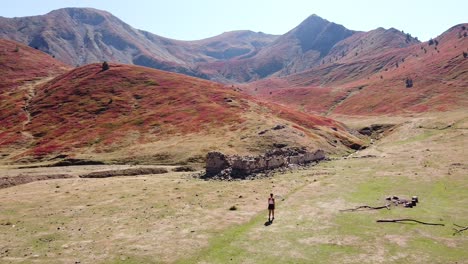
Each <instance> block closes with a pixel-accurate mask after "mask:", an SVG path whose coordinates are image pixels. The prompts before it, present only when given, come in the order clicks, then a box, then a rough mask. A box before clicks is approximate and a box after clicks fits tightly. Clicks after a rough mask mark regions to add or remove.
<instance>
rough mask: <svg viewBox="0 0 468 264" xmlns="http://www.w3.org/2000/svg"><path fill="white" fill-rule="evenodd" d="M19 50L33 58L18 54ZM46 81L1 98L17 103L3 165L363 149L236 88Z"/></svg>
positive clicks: (143, 80) (159, 80) (128, 79)
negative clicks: (278, 150) (276, 150)
mask: <svg viewBox="0 0 468 264" xmlns="http://www.w3.org/2000/svg"><path fill="white" fill-rule="evenodd" d="M8 43H10V42H8ZM21 50H24V51H23V52H30V53H32V54H36V53H39V51H37V50H34V49H32V48H28V47H26V46H21V47H20V51H21ZM11 53H14V52H10V55H11V56H17V54H11ZM42 56H44V57H47V58H48V59H49V60H53V58H51V57H50V56H48V55H46V54H42ZM23 59H25V60H27V59H28V58H22V57H19V58H17V60H16V61H13V62H12V63H13V64H16V65H27V67H31V66H32V67H34V65H33V64H24V63H23V62H21V61H22V60H23ZM37 63H43V62H41V61H37ZM56 64H57V65H59V66H60V65H61V64H60V63H58V62H57V63H56ZM6 66H9V65H6ZM56 69H60V68H56ZM17 70H18V71H20V69H17ZM60 71H61V70H60ZM60 71H58V72H55V73H56V74H59V72H60ZM62 72H63V71H62ZM46 76H47V77H46ZM48 76H49V75H43V76H42V77H44V78H45V79H42V82H41V83H37V84H31V85H30V86H28V87H29V88H28V89H29V91H30V94H29V96H28V97H27V98H25V97H24V93H20V91H22V90H24V88H22V87H18V86H16V85H14V86H13V87H16V88H11V89H9V90H10V91H11V92H10V94H8V96H5V97H3V98H2V99H3V100H2V106H8V105H14V104H15V103H18V102H21V106H20V107H16V108H14V111H15V113H12V112H4V111H1V112H0V120H1V122H2V124H4V122H6V121H8V123H9V124H10V125H8V126H2V128H1V130H0V157H2V158H1V159H3V161H8V162H32V161H45V160H49V159H53V158H54V157H65V156H69V157H80V158H86V159H93V160H101V161H112V162H156V163H185V162H190V161H200V160H203V158H204V156H205V155H206V153H207V152H208V151H210V150H222V151H224V152H225V153H230V154H239V153H242V154H252V153H254V154H258V153H263V152H264V151H266V150H269V149H272V148H275V146H278V145H281V146H290V147H307V148H311V149H315V148H322V149H325V150H326V151H327V152H328V153H344V152H347V151H349V148H356V146H360V145H362V144H363V143H362V142H361V141H360V140H359V139H358V138H356V137H355V136H353V135H352V134H350V132H349V131H348V129H347V128H346V127H345V126H344V125H343V124H341V123H339V122H337V121H334V120H332V119H329V118H324V117H319V116H314V115H309V114H305V113H301V112H297V111H293V110H291V109H288V108H285V107H282V106H279V105H276V104H272V103H265V102H259V101H257V100H255V99H254V98H252V97H249V96H247V95H244V94H242V93H240V92H238V91H237V90H238V89H237V88H236V87H226V86H224V85H221V84H218V83H214V82H211V81H207V80H202V79H198V78H193V77H189V76H186V75H181V74H176V73H170V72H165V71H159V70H155V69H150V68H146V67H140V66H134V65H123V64H115V63H110V69H108V70H105V71H103V70H102V67H101V65H100V64H90V65H86V66H83V67H79V68H75V69H73V70H71V71H66V72H64V73H62V74H59V75H57V76H56V77H55V78H53V79H50V78H48ZM16 93H17V94H18V95H16ZM19 99H21V100H19ZM3 104H5V105H3ZM20 117H21V118H20ZM5 120H6V121H5ZM175 145H177V147H174V146H175Z"/></svg>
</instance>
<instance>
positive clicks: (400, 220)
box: [377, 219, 445, 226]
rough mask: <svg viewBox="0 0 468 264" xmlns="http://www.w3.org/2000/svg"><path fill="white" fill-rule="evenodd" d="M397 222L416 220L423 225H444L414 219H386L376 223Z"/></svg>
mask: <svg viewBox="0 0 468 264" xmlns="http://www.w3.org/2000/svg"><path fill="white" fill-rule="evenodd" d="M399 222H416V223H419V224H423V225H436V226H445V225H444V224H437V223H426V222H422V221H418V220H414V219H388V220H377V223H399Z"/></svg>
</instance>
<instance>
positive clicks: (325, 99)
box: [245, 24, 468, 115]
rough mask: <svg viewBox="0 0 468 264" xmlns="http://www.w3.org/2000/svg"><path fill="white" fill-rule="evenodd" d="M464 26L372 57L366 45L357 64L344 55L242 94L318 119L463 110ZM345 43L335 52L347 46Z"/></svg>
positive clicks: (466, 81)
mask: <svg viewBox="0 0 468 264" xmlns="http://www.w3.org/2000/svg"><path fill="white" fill-rule="evenodd" d="M467 26H468V25H467V24H464V25H458V26H454V27H452V28H451V29H449V30H448V31H446V32H445V33H443V34H441V35H440V36H439V37H437V38H435V39H434V40H432V41H428V42H425V43H420V44H412V45H407V47H403V48H398V49H395V48H388V49H384V50H382V51H377V50H376V49H374V48H372V46H368V45H367V48H366V49H364V50H366V54H364V52H361V54H360V55H358V56H356V58H350V57H349V56H350V55H345V56H344V57H343V58H339V59H338V60H337V61H336V62H331V63H326V64H324V65H320V66H318V67H315V68H313V69H311V70H308V71H304V72H301V73H298V74H295V75H290V76H286V77H282V78H270V79H266V80H260V81H258V82H254V83H251V84H249V85H248V86H247V87H246V88H245V90H247V91H248V93H250V94H252V95H255V96H257V97H260V98H263V99H265V100H268V101H273V102H277V103H281V104H286V105H289V106H292V107H294V108H297V109H300V110H303V111H306V112H311V113H321V114H347V115H362V114H365V115H369V114H396V113H405V112H424V111H446V110H450V109H457V108H461V107H466V106H467V105H468V102H467V100H468V98H467V96H468V95H467V93H466V87H467V85H468V79H467V74H466V72H467V69H468V62H467V61H468V60H467V59H466V58H465V57H464V52H468V41H467V40H468V38H467V37H466V32H467ZM378 31H381V32H382V30H378ZM375 33H379V32H375ZM356 35H357V34H356ZM353 37H354V36H353ZM353 37H351V38H353ZM347 41H348V40H345V41H344V42H342V43H340V44H338V45H337V46H336V47H338V46H346V42H347ZM358 43H360V42H358ZM436 43H437V44H436ZM408 44H409V43H408ZM362 45H363V46H364V47H366V45H365V43H362ZM336 47H335V48H336ZM357 49H359V50H360V49H361V48H359V47H357ZM332 52H333V51H332ZM351 56H352V55H351ZM407 79H411V80H412V82H413V86H412V87H408V88H407V87H406V80H407Z"/></svg>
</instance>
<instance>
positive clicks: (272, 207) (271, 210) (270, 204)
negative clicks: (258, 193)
mask: <svg viewBox="0 0 468 264" xmlns="http://www.w3.org/2000/svg"><path fill="white" fill-rule="evenodd" d="M271 216H273V218H272V219H271V220H270V217H271ZM273 220H275V198H273V194H272V193H270V197H269V198H268V221H270V222H272V221H273Z"/></svg>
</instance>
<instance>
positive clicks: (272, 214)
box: [268, 209, 275, 221]
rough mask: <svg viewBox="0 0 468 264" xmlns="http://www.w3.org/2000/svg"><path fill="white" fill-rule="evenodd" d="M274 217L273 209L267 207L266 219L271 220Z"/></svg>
mask: <svg viewBox="0 0 468 264" xmlns="http://www.w3.org/2000/svg"><path fill="white" fill-rule="evenodd" d="M272 217H273V218H272ZM270 219H271V220H270ZM274 219H275V209H269V210H268V221H273V220H274Z"/></svg>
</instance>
